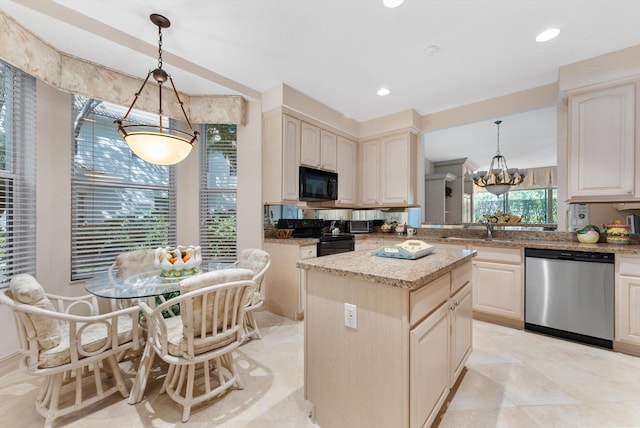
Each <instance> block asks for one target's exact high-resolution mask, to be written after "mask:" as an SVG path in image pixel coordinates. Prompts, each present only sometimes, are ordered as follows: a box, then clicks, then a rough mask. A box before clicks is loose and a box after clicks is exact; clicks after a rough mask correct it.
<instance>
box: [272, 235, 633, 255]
mask: <svg viewBox="0 0 640 428" xmlns="http://www.w3.org/2000/svg"><path fill="white" fill-rule="evenodd" d="M425 232H427V233H425ZM473 232H475V233H473ZM473 232H472V231H468V230H467V231H458V232H455V230H454V232H452V231H449V233H446V235H447V236H448V237H447V238H445V237H444V236H443V235H444V234H445V233H444V231H442V230H440V231H438V230H429V231H425V230H423V229H418V234H417V235H415V236H407V235H398V234H397V233H363V234H356V235H355V239H356V242H358V241H362V240H378V239H383V240H385V241H398V242H403V241H406V240H408V239H418V240H420V241H424V242H428V243H430V244H433V245H436V246H437V244H441V243H444V244H450V245H460V246H465V245H466V246H469V245H471V246H473V247H502V248H516V249H518V248H520V249H521V248H540V249H546V250H568V251H591V252H597V253H614V254H631V255H640V244H638V242H640V241H639V240H638V238H637V237H635V236H634V237H632V240H631V243H630V244H607V243H606V242H600V243H597V244H583V243H581V242H578V241H577V240H576V238H575V233H570V232H529V231H528V232H505V231H497V232H494V239H493V240H492V241H487V240H485V239H484V232H483V231H481V230H476V231H473ZM460 238H462V239H460ZM601 241H604V235H603V238H602V239H601ZM264 242H268V243H275V244H287V245H315V244H317V243H318V239H316V238H289V239H276V238H265V239H264Z"/></svg>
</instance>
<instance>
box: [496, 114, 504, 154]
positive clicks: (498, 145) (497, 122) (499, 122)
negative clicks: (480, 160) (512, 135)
mask: <svg viewBox="0 0 640 428" xmlns="http://www.w3.org/2000/svg"><path fill="white" fill-rule="evenodd" d="M494 123H495V124H496V125H498V142H497V144H496V148H497V150H496V153H497V154H501V153H500V124H501V123H502V121H501V120H496V121H495V122H494Z"/></svg>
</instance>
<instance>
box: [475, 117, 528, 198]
mask: <svg viewBox="0 0 640 428" xmlns="http://www.w3.org/2000/svg"><path fill="white" fill-rule="evenodd" d="M494 123H495V124H496V125H498V140H497V150H496V155H495V156H494V157H493V158H492V159H491V165H490V166H489V171H477V172H475V173H473V176H472V178H473V182H474V183H475V185H476V186H478V187H484V188H485V189H487V192H489V193H493V194H494V195H502V194H503V193H505V192H507V191H508V190H509V188H510V187H511V186H517V185H518V184H520V183H522V181H523V180H524V177H525V176H526V175H527V170H526V169H520V170H519V169H518V168H509V167H508V166H507V159H506V158H505V157H504V156H502V153H500V124H501V123H502V121H501V120H496V121H495V122H494Z"/></svg>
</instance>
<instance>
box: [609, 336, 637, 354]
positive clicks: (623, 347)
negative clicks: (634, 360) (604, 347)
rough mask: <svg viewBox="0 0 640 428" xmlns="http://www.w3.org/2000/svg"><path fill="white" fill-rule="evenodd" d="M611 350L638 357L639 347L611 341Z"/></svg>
mask: <svg viewBox="0 0 640 428" xmlns="http://www.w3.org/2000/svg"><path fill="white" fill-rule="evenodd" d="M613 350H614V351H618V352H622V353H624V354H629V355H633V356H636V357H640V345H634V344H631V343H627V342H620V341H618V340H614V341H613Z"/></svg>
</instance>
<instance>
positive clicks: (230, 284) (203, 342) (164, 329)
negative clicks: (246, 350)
mask: <svg viewBox="0 0 640 428" xmlns="http://www.w3.org/2000/svg"><path fill="white" fill-rule="evenodd" d="M252 278H253V272H252V271H250V270H248V269H223V270H218V271H213V272H208V273H203V274H200V275H196V276H193V277H190V278H187V279H184V280H182V281H181V282H180V295H179V296H178V297H175V298H173V299H170V300H168V301H167V302H166V303H163V304H161V305H159V306H157V307H156V308H154V309H151V308H150V307H149V306H148V305H146V304H145V303H141V304H140V307H141V308H142V310H143V311H144V313H145V316H146V317H147V326H148V328H149V337H148V341H147V345H146V346H147V349H145V354H148V355H149V358H148V359H147V360H146V361H144V364H141V367H140V369H139V370H140V371H141V373H142V374H143V375H144V376H147V375H148V373H149V372H150V369H151V366H152V364H153V356H154V355H155V354H157V355H158V356H159V357H160V358H162V359H163V360H164V361H165V362H167V363H169V368H168V372H167V376H166V378H165V380H164V383H163V385H162V389H161V391H160V393H161V394H162V393H164V392H166V393H167V394H168V395H169V397H171V399H172V400H174V401H175V402H177V403H178V404H180V405H182V406H183V412H182V421H183V422H186V421H187V420H189V417H190V414H191V407H192V406H195V405H196V404H199V403H202V402H204V401H205V400H208V399H210V398H212V397H215V396H217V395H219V394H221V393H222V392H223V391H225V390H227V389H229V388H231V387H232V386H233V385H236V386H237V387H238V388H240V389H243V388H244V385H243V383H242V381H241V379H240V376H239V375H238V371H237V369H236V365H235V362H234V359H233V353H232V351H233V350H234V349H236V348H237V347H238V346H240V344H241V343H242V341H243V336H244V329H243V319H244V309H245V302H246V301H247V299H248V295H249V293H250V292H251V290H252V289H253V287H255V282H254V281H253V280H252ZM176 303H179V304H180V316H175V317H170V318H164V317H163V316H162V311H163V310H165V309H166V308H167V307H169V306H171V305H174V304H176ZM149 347H150V348H151V349H152V350H153V352H148V350H149V349H148V348H149ZM196 370H197V371H198V379H199V381H198V382H197V385H195V384H196V382H195V379H196ZM139 375H140V373H139ZM200 380H202V381H200ZM143 382H144V383H146V380H144V381H143ZM143 390H144V384H143V385H142V388H141V389H140V394H141V393H142V391H143ZM194 394H195V395H196V396H194Z"/></svg>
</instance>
